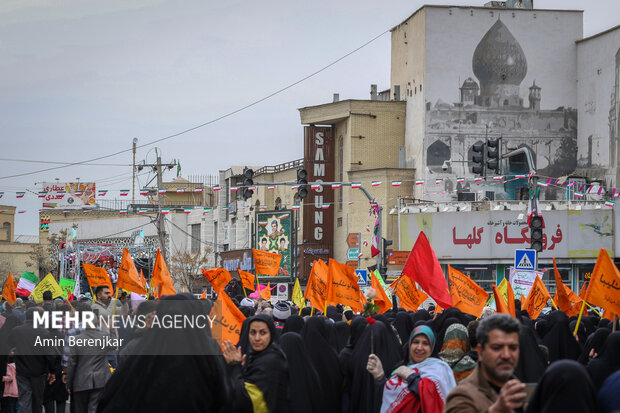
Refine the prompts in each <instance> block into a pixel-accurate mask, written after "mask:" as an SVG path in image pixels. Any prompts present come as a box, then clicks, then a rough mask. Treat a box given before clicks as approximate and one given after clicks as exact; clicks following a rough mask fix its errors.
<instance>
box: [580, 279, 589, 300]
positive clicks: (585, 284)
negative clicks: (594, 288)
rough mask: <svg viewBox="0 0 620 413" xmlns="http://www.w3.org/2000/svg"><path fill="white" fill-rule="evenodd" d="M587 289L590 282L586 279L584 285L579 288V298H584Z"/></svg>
mask: <svg viewBox="0 0 620 413" xmlns="http://www.w3.org/2000/svg"><path fill="white" fill-rule="evenodd" d="M587 289H588V283H587V282H586V281H584V282H583V285H582V286H581V290H579V294H577V295H578V296H579V298H581V299H582V300H583V299H584V298H585V296H586V290H587Z"/></svg>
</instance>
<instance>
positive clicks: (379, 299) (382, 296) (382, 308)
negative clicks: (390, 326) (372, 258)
mask: <svg viewBox="0 0 620 413" xmlns="http://www.w3.org/2000/svg"><path fill="white" fill-rule="evenodd" d="M354 271H355V270H354ZM370 285H371V286H372V288H374V289H375V290H376V291H377V296H376V297H375V299H374V300H375V304H377V305H378V306H379V311H377V312H378V313H379V314H383V313H385V312H386V311H387V310H389V309H390V308H392V302H391V301H390V298H389V297H388V295H387V294H386V293H385V291H384V290H383V287H381V283H379V280H378V279H377V277H376V276H375V273H374V271H371V272H370ZM358 289H359V287H358Z"/></svg>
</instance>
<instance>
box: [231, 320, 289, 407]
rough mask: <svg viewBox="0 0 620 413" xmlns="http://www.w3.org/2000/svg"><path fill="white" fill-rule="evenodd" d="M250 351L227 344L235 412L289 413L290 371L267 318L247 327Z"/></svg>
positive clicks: (272, 325) (252, 322)
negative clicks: (242, 350) (243, 351)
mask: <svg viewBox="0 0 620 413" xmlns="http://www.w3.org/2000/svg"><path fill="white" fill-rule="evenodd" d="M248 336H249V343H250V350H249V352H248V354H246V355H243V354H241V349H240V348H238V347H235V346H233V344H232V343H231V342H230V341H224V343H223V350H224V359H226V363H227V364H228V368H229V372H230V375H231V380H232V387H233V404H234V409H233V410H234V411H239V412H252V411H254V412H266V413H280V412H282V413H286V412H288V411H289V384H288V383H289V371H288V365H287V361H286V356H285V355H284V352H283V351H282V349H281V348H280V346H278V344H276V343H275V341H274V340H275V337H276V327H275V325H274V324H273V320H272V318H271V317H270V316H268V315H266V314H258V315H255V316H254V317H252V318H251V319H250V321H249V323H248Z"/></svg>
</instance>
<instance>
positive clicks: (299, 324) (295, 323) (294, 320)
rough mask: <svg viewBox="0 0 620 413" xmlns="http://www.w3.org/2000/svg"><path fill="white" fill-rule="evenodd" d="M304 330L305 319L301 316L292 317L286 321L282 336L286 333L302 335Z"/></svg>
mask: <svg viewBox="0 0 620 413" xmlns="http://www.w3.org/2000/svg"><path fill="white" fill-rule="evenodd" d="M303 328H304V319H303V317H302V316H300V315H292V316H290V317H289V318H288V319H287V320H286V324H284V328H283V329H282V334H285V333H299V334H301V330H302V329H303Z"/></svg>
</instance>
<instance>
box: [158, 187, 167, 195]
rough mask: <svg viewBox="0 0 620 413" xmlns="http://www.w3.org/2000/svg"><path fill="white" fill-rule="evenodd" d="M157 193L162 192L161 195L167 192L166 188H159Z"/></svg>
mask: <svg viewBox="0 0 620 413" xmlns="http://www.w3.org/2000/svg"><path fill="white" fill-rule="evenodd" d="M157 193H158V194H160V195H162V194H165V193H166V188H158V189H157Z"/></svg>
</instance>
